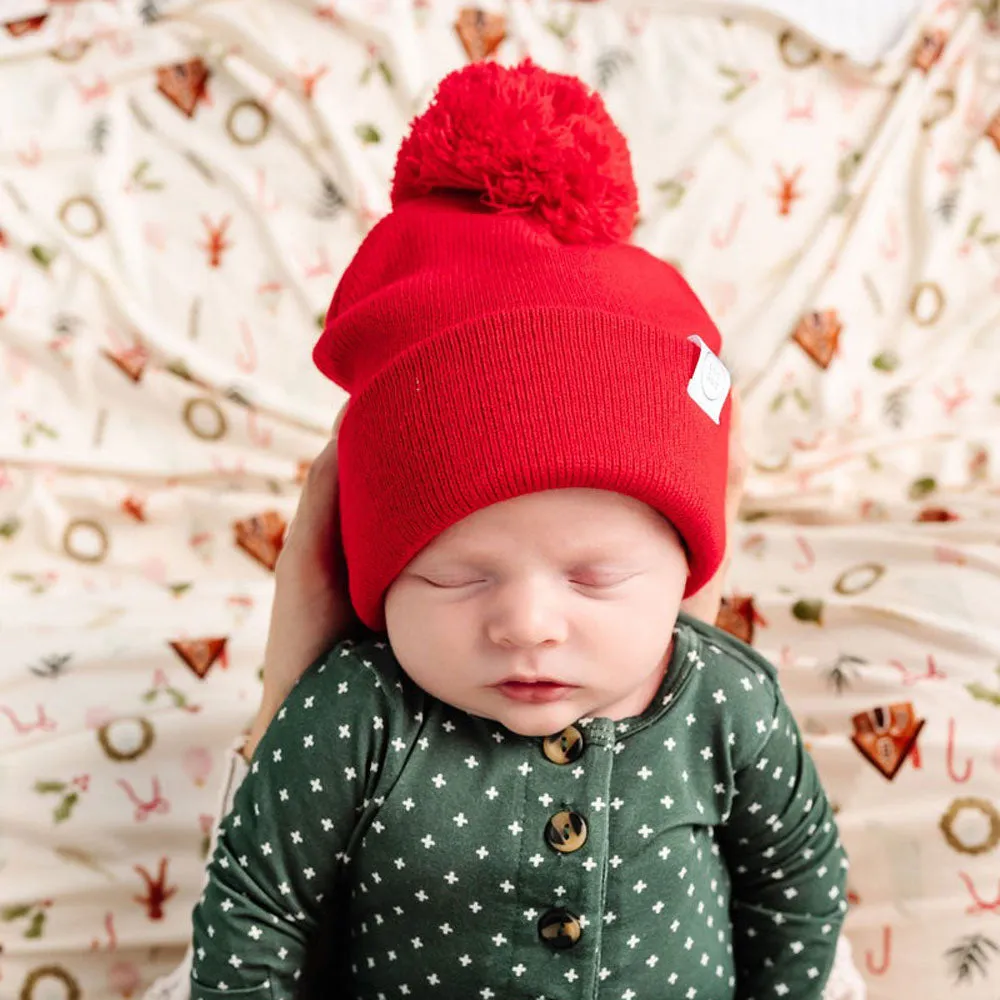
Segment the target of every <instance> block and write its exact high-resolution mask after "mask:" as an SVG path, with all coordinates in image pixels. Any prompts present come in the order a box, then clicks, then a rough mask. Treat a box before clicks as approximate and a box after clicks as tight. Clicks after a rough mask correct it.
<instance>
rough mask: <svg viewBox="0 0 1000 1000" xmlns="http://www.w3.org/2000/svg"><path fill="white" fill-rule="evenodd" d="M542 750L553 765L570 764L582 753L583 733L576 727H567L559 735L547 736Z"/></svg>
mask: <svg viewBox="0 0 1000 1000" xmlns="http://www.w3.org/2000/svg"><path fill="white" fill-rule="evenodd" d="M542 750H543V752H544V753H545V756H546V757H548V758H549V760H551V761H552V763H553V764H572V763H573V761H575V760H577V759H578V758H579V756H580V754H582V753H583V733H581V732H580V730H579V729H577V728H576V726H567V727H566V728H565V729H564V730H563V731H562V732H561V733H556V735H555V736H547V737H546V738H545V740H544V741H543V742H542Z"/></svg>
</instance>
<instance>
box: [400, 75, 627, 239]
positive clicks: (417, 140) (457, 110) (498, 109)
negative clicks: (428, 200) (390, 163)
mask: <svg viewBox="0 0 1000 1000" xmlns="http://www.w3.org/2000/svg"><path fill="white" fill-rule="evenodd" d="M455 190H459V191H480V192H482V196H483V201H484V202H485V203H486V204H487V205H490V206H491V207H493V208H496V209H498V210H500V211H524V212H530V213H533V214H535V215H537V216H538V217H540V218H541V219H544V221H545V222H546V224H547V225H548V227H549V229H550V230H551V231H552V233H553V234H554V235H555V236H556V237H557V238H558V239H560V240H562V241H563V242H565V243H603V242H618V241H621V240H624V239H626V238H627V237H628V236H629V234H630V233H631V232H632V228H633V227H634V225H635V219H636V214H637V212H638V198H637V195H636V189H635V181H634V180H633V178H632V164H631V160H630V158H629V152H628V145H627V143H626V142H625V137H624V136H623V135H622V134H621V132H620V131H619V130H618V128H617V126H616V125H615V123H614V122H613V121H612V120H611V116H610V115H609V114H608V112H607V109H606V108H605V107H604V102H603V101H602V100H601V98H600V97H599V96H598V95H597V94H595V93H592V92H591V91H589V90H588V89H587V87H586V86H585V85H584V84H583V83H582V82H581V81H580V80H578V79H577V78H576V77H572V76H564V75H561V74H558V73H549V72H547V71H546V70H544V69H541V68H540V67H539V66H536V65H535V64H534V63H532V62H531V61H530V60H525V61H524V62H522V63H521V64H520V65H519V66H516V67H513V68H510V67H505V66H501V65H500V64H498V63H495V62H480V63H473V64H472V65H470V66H467V67H465V68H464V69H461V70H457V71H456V72H454V73H450V74H448V76H446V77H445V78H444V79H443V80H442V81H441V83H440V85H439V86H438V90H437V93H436V95H435V97H434V101H433V103H432V104H431V105H430V107H429V108H428V109H427V110H426V111H425V112H424V113H423V114H422V115H420V116H419V117H418V118H416V119H415V120H414V122H413V124H412V127H411V130H410V133H409V135H408V136H407V137H406V139H404V140H403V144H402V146H400V149H399V155H398V156H397V158H396V173H395V176H394V178H393V185H392V203H393V205H398V204H400V203H401V202H404V201H407V200H408V199H411V198H419V197H421V196H423V195H427V194H430V193H431V192H433V191H455Z"/></svg>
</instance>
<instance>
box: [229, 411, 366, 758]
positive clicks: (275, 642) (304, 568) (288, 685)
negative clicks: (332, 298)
mask: <svg viewBox="0 0 1000 1000" xmlns="http://www.w3.org/2000/svg"><path fill="white" fill-rule="evenodd" d="M346 408H347V404H346V403H345V404H344V407H343V408H342V409H341V411H340V413H339V415H338V416H337V421H336V423H335V424H334V427H333V436H332V438H331V440H330V441H329V443H328V444H327V445H326V447H325V448H324V449H323V450H322V451H321V452H320V453H319V455H318V456H317V457H316V459H315V461H314V462H313V463H312V465H311V466H310V468H309V473H308V475H307V477H306V482H305V485H304V486H303V489H302V494H301V496H300V497H299V504H298V507H297V508H296V511H295V516H294V517H293V518H292V523H291V524H290V525H289V528H288V532H287V534H286V536H285V542H284V545H283V547H282V549H281V553H280V555H279V556H278V561H277V564H276V566H275V569H274V577H275V590H274V601H273V603H272V605H271V623H270V626H269V628H268V635H267V645H266V646H265V650H264V690H263V694H262V696H261V703H260V708H259V710H258V712H257V717H256V718H255V719H254V722H253V725H252V726H251V728H250V732H249V734H248V736H247V740H246V743H245V744H244V746H243V750H242V753H243V756H244V757H246V758H247V759H249V758H250V757H251V756H252V755H253V752H254V749H255V748H256V746H257V743H258V742H259V741H260V738H261V736H263V735H264V732H265V731H266V729H267V727H268V724H269V723H270V721H271V719H272V718H273V717H274V715H275V713H276V712H277V711H278V709H279V708H280V707H281V703H282V702H283V701H284V700H285V697H286V696H287V695H288V693H289V692H290V691H291V690H292V688H293V687H294V686H295V683H296V681H298V679H299V677H301V676H302V674H303V673H304V672H305V670H306V669H307V668H308V666H309V665H310V664H311V663H312V662H313V661H314V660H315V659H316V658H317V657H319V656H320V655H321V654H322V653H323V652H324V651H325V650H327V649H329V648H330V647H331V646H333V645H335V644H336V643H337V642H339V641H340V640H341V639H346V638H349V637H352V636H353V635H354V634H355V633H356V631H357V630H358V628H359V626H360V622H359V621H358V618H357V616H356V615H355V613H354V609H353V608H352V607H351V601H350V597H349V595H348V591H347V567H346V563H345V560H344V549H343V542H342V540H341V534H340V515H339V509H338V505H337V499H338V477H337V434H338V432H339V431H340V424H341V421H342V420H343V418H344V413H345V411H346Z"/></svg>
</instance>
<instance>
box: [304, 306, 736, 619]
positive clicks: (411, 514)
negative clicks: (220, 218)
mask: <svg viewBox="0 0 1000 1000" xmlns="http://www.w3.org/2000/svg"><path fill="white" fill-rule="evenodd" d="M689 333H702V331H700V330H691V331H667V330H663V329H657V328H655V327H652V326H649V325H646V324H643V323H641V322H640V321H637V320H633V319H632V318H630V317H627V316H626V317H623V316H622V315H620V314H613V313H606V312H601V311H598V310H593V309H579V310H573V309H569V308H566V307H560V308H550V309H546V308H533V309H523V310H510V311H503V312H494V313H490V314H486V315H482V316H477V317H476V318H475V319H474V320H472V321H469V322H466V323H462V324H459V325H456V326H453V327H451V328H450V329H448V330H446V331H443V332H441V333H439V334H437V335H436V336H433V337H430V338H428V339H426V340H424V341H421V342H420V343H418V344H416V345H415V346H414V347H413V348H411V349H409V350H407V351H405V352H404V353H402V354H400V355H398V356H397V357H396V358H395V359H394V360H393V362H392V363H391V364H390V365H388V366H387V367H385V368H384V369H383V370H382V371H380V372H379V373H378V375H377V376H376V377H375V378H373V379H372V380H371V381H370V382H368V384H367V385H365V387H364V388H363V390H362V391H361V392H360V393H359V394H357V395H355V396H353V397H352V398H351V401H350V405H349V407H348V409H347V412H346V415H345V417H344V422H343V425H342V427H341V430H340V437H339V446H338V447H339V476H340V481H341V491H340V498H341V511H340V516H341V519H342V529H343V537H344V546H345V556H346V560H347V566H348V578H349V583H350V593H351V600H352V603H353V605H354V608H355V611H356V612H357V614H358V617H359V618H360V619H361V621H362V622H364V624H365V625H367V626H368V627H369V628H371V629H374V630H377V631H381V630H383V629H384V628H385V617H384V599H385V593H386V590H387V589H388V588H389V586H390V585H391V584H392V582H393V580H395V578H396V577H397V576H398V575H399V573H400V572H402V570H403V569H404V568H405V567H406V566H407V564H408V563H409V562H410V561H411V560H412V559H413V558H414V557H415V556H416V555H417V554H418V553H419V552H420V551H421V550H422V549H423V548H424V547H425V546H426V545H427V544H428V543H429V542H431V541H432V540H433V539H434V538H436V537H437V536H438V535H439V534H440V533H441V532H442V531H445V530H446V529H447V528H449V527H451V526H452V525H453V524H456V523H457V522H458V521H460V520H462V519H463V518H464V517H466V516H468V515H470V514H472V513H474V512H475V511H477V510H480V509H482V508H483V507H487V506H490V505H492V504H494V503H500V502H502V501H504V500H509V499H511V498H513V497H516V496H521V495H524V494H526V493H534V492H538V491H541V490H552V489H566V488H572V487H588V488H592V489H605V490H610V491H613V492H617V493H622V494H625V495H627V496H631V497H634V498H635V499H637V500H639V501H642V502H643V503H646V504H649V506H651V507H652V508H654V509H655V510H657V511H659V512H660V513H661V514H663V516H664V517H666V518H667V519H668V520H669V521H670V523H671V524H672V525H673V526H674V528H675V529H676V531H677V532H678V534H679V535H680V537H681V538H682V540H683V542H684V544H685V546H686V549H687V553H688V562H689V577H688V582H687V587H686V591H685V596H690V595H691V594H693V593H695V592H696V591H698V590H700V589H701V587H702V586H704V585H705V584H706V583H707V582H708V581H709V580H710V579H711V578H712V576H713V575H714V574H715V572H716V571H717V569H718V567H719V565H720V564H721V561H722V558H723V554H724V551H725V543H726V537H725V535H726V523H725V487H726V475H727V456H728V437H729V406H730V404H729V402H728V401H727V402H726V405H725V408H724V409H723V412H722V419H721V420H720V422H719V423H718V424H716V423H715V422H714V421H713V420H712V419H711V418H710V417H709V416H708V415H707V414H706V413H705V412H703V411H702V410H701V409H700V408H699V407H698V406H697V405H696V404H695V403H694V402H693V400H692V399H691V397H690V396H689V395H688V381H689V380H690V378H691V375H692V373H693V372H694V370H695V366H696V365H697V362H698V357H699V348H698V347H697V346H696V345H695V344H694V343H692V342H690V341H689V340H688V339H687V336H688V334H689ZM573 356H578V357H580V358H585V359H586V364H581V365H572V364H570V365H567V364H565V363H564V362H565V359H566V358H567V357H573ZM559 359H562V362H560V361H559ZM318 360H319V359H318ZM321 367H322V366H321ZM456 427H461V433H460V434H456V433H454V428H456ZM387 442H392V446H391V447H385V444H386V443H387ZM404 504H405V506H404Z"/></svg>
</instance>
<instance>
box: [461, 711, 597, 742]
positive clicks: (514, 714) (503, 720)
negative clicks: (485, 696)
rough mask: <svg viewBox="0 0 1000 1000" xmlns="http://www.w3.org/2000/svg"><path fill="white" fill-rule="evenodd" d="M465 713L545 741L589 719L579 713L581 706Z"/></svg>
mask: <svg viewBox="0 0 1000 1000" xmlns="http://www.w3.org/2000/svg"><path fill="white" fill-rule="evenodd" d="M464 711H465V712H467V713H468V714H469V715H474V716H476V718H479V719H489V720H490V721H491V722H497V723H499V724H500V725H501V726H503V727H504V729H507V730H509V731H510V732H512V733H514V734H516V735H517V736H524V737H528V738H544V737H546V736H553V735H554V734H556V733H561V732H562V731H563V730H564V729H565V728H566V727H567V726H571V725H573V723H575V722H577V721H578V720H579V719H582V718H584V717H585V716H586V715H587V713H586V712H583V711H580V708H579V706H571V705H569V704H561V705H517V706H512V707H511V708H510V709H506V708H504V707H501V708H494V707H493V706H490V707H489V708H487V707H485V706H482V705H479V706H477V707H476V708H465V709H464Z"/></svg>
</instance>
